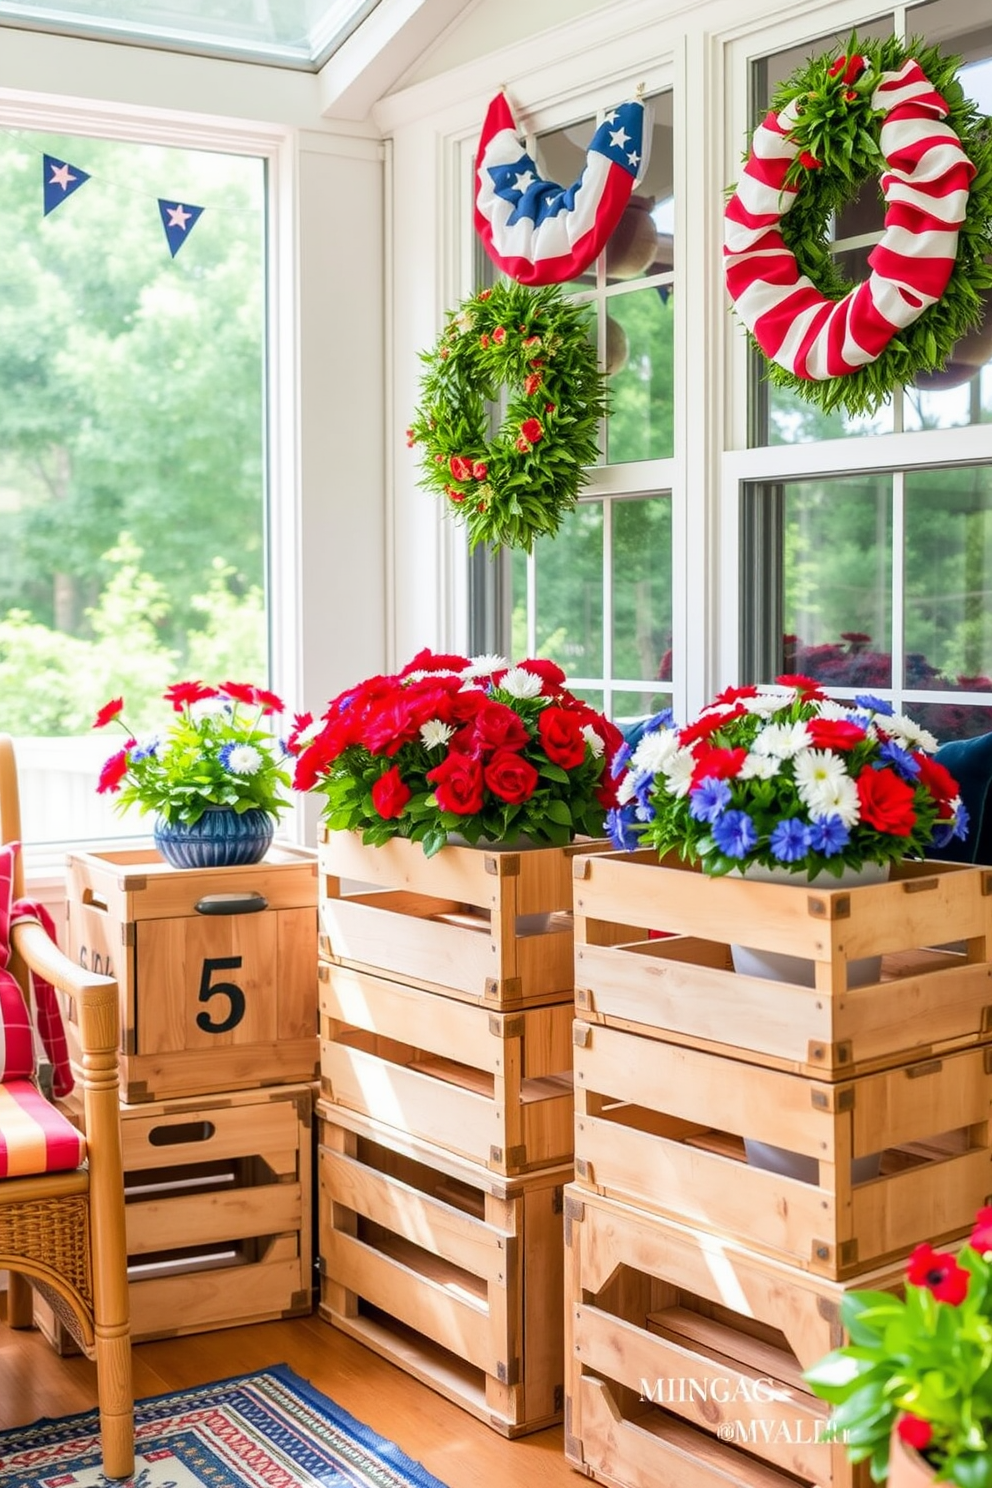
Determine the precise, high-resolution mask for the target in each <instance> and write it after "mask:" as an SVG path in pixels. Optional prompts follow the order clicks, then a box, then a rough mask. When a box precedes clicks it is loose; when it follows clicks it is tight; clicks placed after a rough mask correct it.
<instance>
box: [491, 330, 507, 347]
mask: <svg viewBox="0 0 992 1488" xmlns="http://www.w3.org/2000/svg"><path fill="white" fill-rule="evenodd" d="M493 340H494V341H495V342H496V345H497V346H502V345H503V342H504V341H505V340H506V326H497V327H496V329H495V330H494V331H493Z"/></svg>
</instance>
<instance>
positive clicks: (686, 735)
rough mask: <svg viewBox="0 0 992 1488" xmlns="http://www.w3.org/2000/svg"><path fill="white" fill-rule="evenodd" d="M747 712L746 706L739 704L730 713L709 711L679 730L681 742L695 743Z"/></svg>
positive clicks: (685, 743) (684, 743)
mask: <svg viewBox="0 0 992 1488" xmlns="http://www.w3.org/2000/svg"><path fill="white" fill-rule="evenodd" d="M746 712H747V709H746V708H744V707H742V706H740V705H738V706H737V707H736V708H734V709H732V710H731V712H729V713H716V712H713V713H707V714H705V715H704V716H703V717H702V718H697V719H696V721H695V723H690V724H687V725H686V727H685V728H684V729H680V730H679V743H680V744H682V745H687V744H695V743H697V742H698V741H699V740H700V739H708V738H709V737H710V735H711V734H715V733H716V731H717V729H721V728H723V726H724V724H727V723H731V722H732V721H733V720H734V719H735V718H740V717H742V715H743V714H745V713H746Z"/></svg>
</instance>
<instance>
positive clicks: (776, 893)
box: [574, 852, 992, 1080]
mask: <svg viewBox="0 0 992 1488" xmlns="http://www.w3.org/2000/svg"><path fill="white" fill-rule="evenodd" d="M574 867H575V874H576V883H575V938H576V947H575V958H576V969H575V981H576V1005H577V1008H578V1010H579V1013H580V1016H581V1017H582V1018H584V1019H585V1020H586V1021H587V1022H590V1023H603V1024H608V1025H611V1026H613V1027H619V1028H632V1029H636V1030H638V1031H639V1032H641V1033H646V1034H649V1035H650V1034H657V1035H659V1036H661V1037H663V1038H665V1039H668V1040H669V1041H671V1042H679V1043H686V1044H689V1045H692V1046H693V1047H696V1048H703V1049H713V1050H716V1051H718V1052H722V1053H728V1054H731V1055H732V1056H733V1057H734V1058H735V1059H751V1060H754V1061H755V1062H757V1063H761V1064H766V1065H769V1066H771V1067H774V1068H778V1069H790V1070H794V1071H796V1072H801V1073H804V1074H809V1075H815V1076H816V1077H817V1078H819V1079H827V1080H831V1079H847V1078H849V1077H850V1076H851V1075H852V1074H860V1073H863V1072H866V1071H868V1070H872V1069H883V1068H886V1067H889V1066H892V1065H897V1064H905V1063H908V1062H909V1061H910V1060H911V1059H923V1058H927V1057H931V1056H933V1055H935V1054H942V1053H946V1052H948V1051H950V1050H952V1049H958V1048H964V1047H967V1046H968V1045H973V1044H976V1043H982V1042H987V1041H989V1040H990V1039H992V873H990V872H989V871H988V870H987V869H983V868H971V867H968V866H967V865H960V864H955V863H904V864H900V865H898V866H896V867H894V868H893V870H892V877H891V880H890V882H888V883H885V884H876V885H871V886H867V887H863V888H856V889H821V888H820V887H819V886H817V887H815V888H814V887H812V886H803V885H801V884H799V885H792V884H771V883H758V882H751V881H748V880H746V879H730V878H716V879H714V878H708V877H706V876H705V875H704V874H702V873H699V872H696V871H694V870H692V869H689V868H687V867H685V866H684V865H680V864H678V863H677V862H674V863H673V861H672V860H671V859H667V860H666V861H665V862H664V863H659V861H658V859H657V856H656V855H655V854H653V853H649V852H637V853H632V854H605V855H602V856H596V857H586V858H583V857H579V858H577V859H576V860H575V864H574ZM619 922H626V923H627V924H630V923H633V924H635V925H641V926H650V927H652V928H653V929H655V930H662V931H667V932H675V933H674V935H671V936H669V937H666V938H663V939H648V938H647V935H646V932H643V933H642V934H641V935H640V936H637V937H630V939H628V940H627V941H626V943H622V944H617V943H616V942H617V940H618V938H619V936H618V927H619ZM728 942H736V943H738V944H744V945H748V946H756V947H759V948H760V949H762V950H766V951H775V952H782V953H787V954H790V955H793V956H802V957H806V958H808V959H809V960H810V961H812V962H814V963H815V980H816V984H815V986H813V987H801V986H797V985H795V984H793V983H788V982H778V981H767V980H765V979H764V978H761V977H752V976H739V975H735V974H734V971H733V969H732V966H731V961H730V951H729V945H728ZM935 947H943V948H944V949H935ZM867 956H881V957H882V963H881V967H882V972H881V981H880V982H875V983H874V984H873V985H870V986H860V987H851V988H848V986H847V966H848V963H849V962H850V961H853V960H857V959H860V958H863V957H867Z"/></svg>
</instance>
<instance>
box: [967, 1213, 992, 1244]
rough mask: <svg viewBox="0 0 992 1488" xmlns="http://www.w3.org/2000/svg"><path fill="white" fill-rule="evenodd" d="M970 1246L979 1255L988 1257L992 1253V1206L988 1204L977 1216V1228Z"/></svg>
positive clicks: (973, 1231)
mask: <svg viewBox="0 0 992 1488" xmlns="http://www.w3.org/2000/svg"><path fill="white" fill-rule="evenodd" d="M968 1244H969V1245H970V1246H971V1248H972V1250H977V1251H978V1253H979V1255H988V1253H989V1252H990V1251H992V1206H990V1205H988V1204H986V1205H985V1207H984V1208H983V1209H979V1211H978V1213H977V1214H976V1215H975V1226H974V1229H973V1230H972V1232H971V1235H970V1237H969V1240H968Z"/></svg>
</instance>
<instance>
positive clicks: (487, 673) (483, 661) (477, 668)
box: [461, 651, 510, 677]
mask: <svg viewBox="0 0 992 1488" xmlns="http://www.w3.org/2000/svg"><path fill="white" fill-rule="evenodd" d="M509 665H510V663H509V662H508V661H507V659H506V657H505V656H497V655H496V653H495V651H492V652H487V653H486V654H485V655H484V656H473V657H472V660H471V661H470V662H469V664H468V666H467V667H465V668H464V670H463V671H462V674H461V675H462V676H463V677H491V676H492V674H493V672H502V671H503V670H504V669H505V668H506V667H508V666H509Z"/></svg>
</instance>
